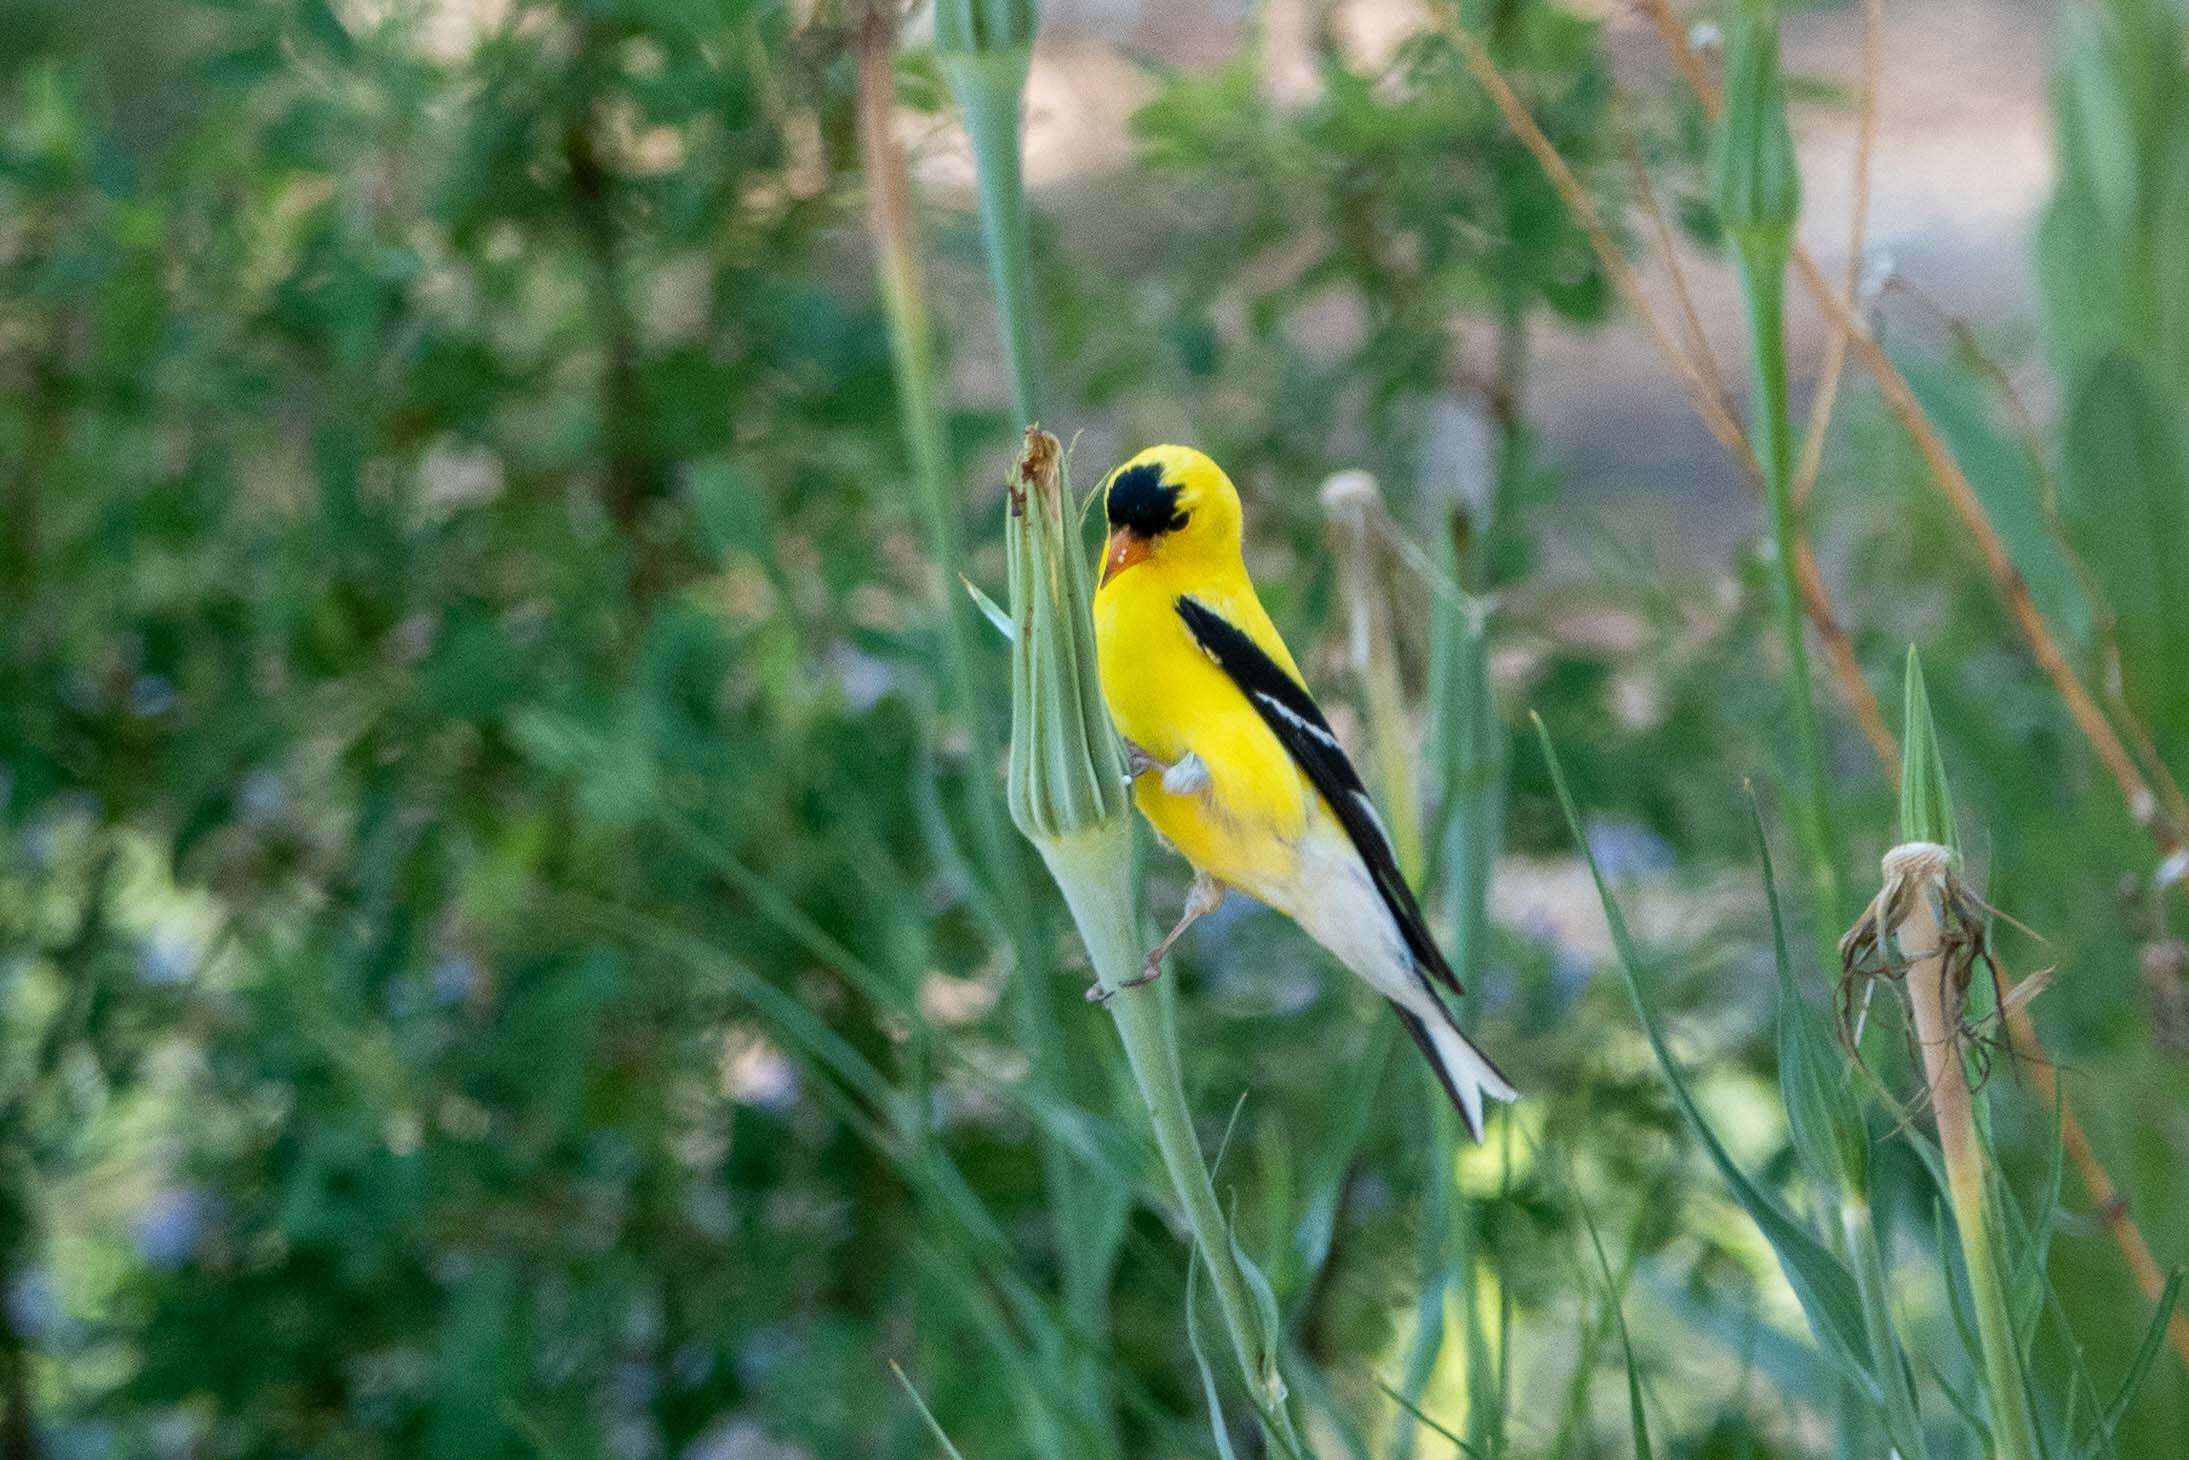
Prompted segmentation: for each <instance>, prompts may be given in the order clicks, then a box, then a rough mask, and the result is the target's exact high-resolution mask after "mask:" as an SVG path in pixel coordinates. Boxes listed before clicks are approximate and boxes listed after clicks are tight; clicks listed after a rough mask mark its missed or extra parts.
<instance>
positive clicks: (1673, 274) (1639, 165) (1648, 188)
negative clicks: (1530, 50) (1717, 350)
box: [1613, 97, 1733, 418]
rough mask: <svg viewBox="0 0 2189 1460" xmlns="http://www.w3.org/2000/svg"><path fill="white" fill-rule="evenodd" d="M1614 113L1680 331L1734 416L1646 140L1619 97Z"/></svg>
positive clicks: (1700, 369)
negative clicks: (1652, 173) (1645, 153)
mask: <svg viewBox="0 0 2189 1460" xmlns="http://www.w3.org/2000/svg"><path fill="white" fill-rule="evenodd" d="M1613 116H1614V117H1615V119H1616V121H1617V124H1618V131H1619V146H1620V150H1621V151H1623V152H1625V153H1626V158H1627V167H1628V169H1629V170H1630V171H1631V172H1632V173H1633V174H1634V191H1635V194H1636V195H1637V196H1638V197H1640V198H1641V200H1642V211H1643V212H1644V213H1645V214H1647V215H1648V217H1649V225H1650V232H1651V233H1653V234H1655V235H1656V240H1657V258H1658V262H1659V263H1660V264H1661V265H1662V266H1663V268H1664V271H1665V275H1666V277H1668V278H1669V279H1671V281H1672V299H1673V302H1674V303H1675V304H1677V305H1678V306H1679V315H1678V318H1679V321H1680V332H1681V333H1682V334H1683V335H1685V336H1686V337H1687V348H1688V349H1689V350H1690V351H1691V352H1692V358H1693V359H1694V360H1695V361H1696V362H1697V367H1696V368H1697V371H1698V373H1699V374H1701V375H1702V377H1703V379H1704V382H1705V383H1706V384H1707V385H1708V386H1709V387H1710V389H1711V394H1712V396H1713V398H1714V399H1716V401H1717V402H1718V404H1719V405H1720V406H1721V407H1722V408H1724V410H1725V412H1726V415H1727V416H1728V417H1729V418H1730V417H1731V415H1732V413H1733V398H1732V396H1731V394H1730V393H1728V392H1727V390H1726V388H1725V373H1724V372H1723V371H1721V370H1720V369H1719V368H1718V359H1717V356H1716V355H1714V354H1712V353H1711V349H1710V340H1709V338H1708V337H1707V336H1706V335H1705V334H1704V333H1703V322H1702V317H1701V316H1700V315H1698V314H1697V313H1696V312H1695V297H1694V295H1693V294H1692V293H1690V292H1689V290H1688V287H1687V271H1686V270H1685V269H1683V268H1681V267H1680V251H1679V248H1678V247H1677V246H1676V245H1675V243H1674V242H1673V238H1672V225H1671V224H1670V223H1668V222H1667V221H1666V219H1665V211H1664V209H1663V208H1662V207H1660V206H1659V205H1658V202H1657V189H1656V188H1655V186H1653V185H1652V184H1651V182H1650V177H1649V164H1648V163H1646V162H1645V161H1643V159H1642V144H1641V142H1640V140H1639V139H1637V138H1636V136H1635V134H1634V128H1633V127H1631V126H1629V125H1628V124H1627V121H1626V118H1625V117H1624V116H1623V115H1621V114H1620V108H1619V107H1618V105H1617V100H1616V97H1615V98H1614V106H1613Z"/></svg>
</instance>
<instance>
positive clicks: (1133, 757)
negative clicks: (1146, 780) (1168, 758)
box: [1125, 740, 1170, 782]
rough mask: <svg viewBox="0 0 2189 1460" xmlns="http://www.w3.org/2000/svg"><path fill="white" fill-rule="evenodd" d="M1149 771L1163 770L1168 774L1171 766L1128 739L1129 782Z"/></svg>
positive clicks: (1127, 773) (1127, 768) (1126, 769)
mask: <svg viewBox="0 0 2189 1460" xmlns="http://www.w3.org/2000/svg"><path fill="white" fill-rule="evenodd" d="M1149 771H1162V772H1163V773H1164V774H1165V775H1168V774H1169V773H1170V767H1169V766H1168V765H1167V764H1165V763H1164V762H1162V761H1159V760H1157V759H1156V758H1155V757H1154V756H1152V755H1150V754H1148V753H1147V752H1146V751H1145V750H1142V749H1141V748H1140V747H1139V746H1137V745H1135V744H1133V742H1132V741H1130V740H1127V741H1126V742H1125V779H1126V780H1127V781H1128V782H1130V781H1137V780H1139V779H1140V778H1141V777H1142V776H1144V775H1146V774H1147V773H1148V772H1149Z"/></svg>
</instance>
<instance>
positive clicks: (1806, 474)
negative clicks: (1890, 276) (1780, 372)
mask: <svg viewBox="0 0 2189 1460" xmlns="http://www.w3.org/2000/svg"><path fill="white" fill-rule="evenodd" d="M1884 31H1885V0H1862V90H1861V92H1860V94H1859V95H1858V96H1857V98H1856V101H1855V187H1854V206H1853V208H1852V209H1851V210H1850V216H1849V218H1848V221H1847V268H1846V270H1845V272H1844V274H1843V276H1842V280H1843V285H1844V287H1843V288H1842V289H1841V290H1840V294H1841V296H1842V297H1843V298H1844V299H1845V300H1846V301H1847V308H1848V312H1849V313H1850V314H1852V313H1853V311H1854V306H1855V291H1856V290H1857V289H1859V288H1860V287H1861V286H1862V251H1863V247H1864V240H1865V239H1866V238H1867V236H1868V234H1869V228H1870V156H1871V153H1872V152H1873V150H1874V149H1875V146H1876V143H1877V91H1878V83H1877V77H1878V71H1879V69H1880V68H1881V66H1882V64H1883V62H1882V57H1881V54H1880V53H1881V52H1882V51H1883V50H1884ZM1846 363H1847V331H1845V330H1844V329H1841V328H1840V327H1839V326H1838V325H1837V324H1836V323H1835V324H1834V325H1833V326H1832V328H1831V331H1830V333H1829V334H1827V335H1826V337H1825V341H1824V363H1823V365H1822V366H1820V367H1819V368H1818V371H1817V390H1816V395H1815V396H1814V397H1812V398H1811V400H1810V402H1809V426H1808V430H1807V431H1806V432H1805V433H1804V434H1803V436H1802V438H1801V461H1800V463H1799V464H1798V465H1797V466H1796V467H1795V468H1794V505H1795V506H1796V507H1800V506H1802V505H1803V504H1804V503H1806V502H1807V501H1808V500H1809V494H1810V492H1812V491H1814V490H1815V489H1816V485H1817V471H1818V469H1819V468H1820V467H1822V466H1823V464H1824V438H1825V435H1826V434H1827V433H1828V432H1829V430H1830V429H1831V425H1832V408H1833V406H1835V405H1836V404H1838V401H1839V373H1840V371H1841V369H1842V368H1844V367H1845V365H1846Z"/></svg>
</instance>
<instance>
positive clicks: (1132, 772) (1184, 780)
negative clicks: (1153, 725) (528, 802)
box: [1125, 740, 1209, 796]
mask: <svg viewBox="0 0 2189 1460" xmlns="http://www.w3.org/2000/svg"><path fill="white" fill-rule="evenodd" d="M1149 771H1156V772H1159V773H1160V774H1161V775H1162V777H1163V789H1164V790H1166V791H1168V792H1170V793H1171V794H1172V795H1173V796H1198V795H1200V794H1201V793H1202V792H1204V791H1206V790H1207V789H1208V788H1209V767H1208V762H1207V761H1205V760H1203V759H1201V757H1200V756H1198V755H1196V754H1194V753H1193V752H1192V751H1190V750H1189V751H1187V752H1186V753H1185V754H1184V755H1182V756H1180V757H1179V758H1178V759H1177V760H1175V761H1162V760H1157V759H1156V758H1155V757H1154V756H1152V755H1150V754H1148V752H1147V751H1146V750H1144V749H1142V748H1141V747H1140V746H1138V745H1135V744H1134V743H1133V742H1132V741H1130V740H1127V741H1126V742H1125V779H1126V780H1127V781H1128V782H1131V781H1137V780H1139V779H1140V778H1141V777H1142V776H1144V775H1146V774H1147V773H1148V772H1149Z"/></svg>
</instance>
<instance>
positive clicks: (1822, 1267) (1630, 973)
mask: <svg viewBox="0 0 2189 1460" xmlns="http://www.w3.org/2000/svg"><path fill="white" fill-rule="evenodd" d="M1529 718H1531V719H1532V720H1534V722H1535V733H1536V736H1537V738H1538V739H1540V740H1541V742H1542V745H1543V756H1544V759H1545V761H1546V762H1547V764H1548V765H1549V767H1550V773H1551V784H1552V786H1553V787H1554V788H1555V789H1556V791H1557V793H1558V804H1559V806H1560V808H1561V809H1562V810H1563V811H1564V813H1565V817H1566V825H1567V828H1568V829H1569V830H1570V831H1571V833H1572V835H1573V839H1574V843H1575V845H1576V846H1578V847H1579V848H1580V850H1581V855H1582V857H1583V858H1584V859H1586V861H1587V863H1588V868H1589V876H1590V877H1591V879H1593V880H1594V882H1595V884H1596V895H1597V899H1598V901H1600V902H1601V903H1602V905H1603V909H1604V922H1605V925H1606V926H1607V927H1608V928H1609V930H1610V932H1611V941H1612V946H1613V948H1614V950H1615V951H1616V952H1617V954H1618V963H1619V969H1620V972H1621V974H1622V975H1623V976H1624V977H1625V979H1626V985H1627V994H1628V996H1629V998H1630V1000H1631V1001H1632V1003H1633V1005H1634V1012H1635V1015H1636V1017H1637V1018H1638V1019H1639V1020H1640V1021H1641V1025H1642V1032H1643V1034H1644V1035H1645V1036H1647V1038H1648V1040H1649V1047H1650V1050H1651V1052H1652V1053H1654V1054H1655V1055H1656V1057H1657V1064H1658V1068H1659V1069H1660V1070H1661V1071H1662V1072H1663V1074H1664V1077H1665V1083H1666V1086H1667V1087H1668V1088H1669V1089H1670V1090H1671V1092H1672V1099H1673V1103H1674V1104H1675V1105H1676V1106H1678V1108H1679V1111H1680V1115H1681V1118H1682V1119H1683V1120H1685V1121H1686V1123H1687V1126H1688V1129H1689V1130H1691V1131H1692V1132H1693V1133H1694V1135H1695V1138H1696V1140H1697V1141H1699V1142H1700V1143H1701V1144H1702V1147H1703V1150H1704V1152H1705V1154H1707V1155H1708V1156H1709V1158H1710V1162H1711V1164H1712V1165H1713V1166H1715V1167H1716V1168H1717V1170H1718V1174H1719V1176H1720V1177H1721V1178H1722V1179H1723V1180H1724V1182H1725V1184H1726V1186H1727V1188H1728V1189H1729V1190H1730V1191H1731V1192H1732V1195H1733V1199H1734V1201H1736V1202H1737V1203H1739V1205H1740V1207H1741V1210H1743V1211H1744V1212H1746V1213H1747V1214H1748V1218H1749V1220H1750V1221H1752V1222H1754V1223H1755V1224H1756V1227H1757V1229H1758V1230H1759V1231H1761V1232H1762V1233H1763V1236H1764V1240H1765V1241H1767V1242H1769V1243H1770V1244H1771V1250H1772V1253H1773V1254H1774V1255H1775V1256H1776V1257H1777V1258H1778V1262H1779V1270H1780V1271H1781V1272H1783V1273H1784V1274H1785V1275H1786V1281H1787V1284H1788V1286H1790V1287H1791V1288H1792V1289H1793V1290H1794V1297H1795V1298H1796V1299H1797V1300H1798V1301H1799V1302H1800V1304H1801V1309H1802V1312H1803V1314H1804V1315H1805V1316H1807V1318H1808V1320H1809V1326H1810V1329H1811V1331H1812V1332H1814V1333H1815V1335H1816V1337H1817V1341H1818V1342H1819V1343H1821V1344H1822V1345H1823V1346H1824V1349H1825V1351H1826V1352H1827V1353H1828V1354H1830V1355H1831V1357H1832V1358H1833V1360H1834V1361H1835V1362H1837V1363H1838V1364H1839V1365H1840V1366H1841V1368H1842V1369H1843V1370H1844V1371H1845V1372H1846V1374H1847V1376H1848V1377H1849V1378H1850V1379H1851V1380H1853V1381H1854V1382H1856V1383H1857V1384H1858V1385H1859V1386H1860V1387H1861V1388H1862V1390H1863V1392H1864V1393H1865V1394H1867V1395H1868V1396H1869V1397H1870V1399H1871V1400H1872V1401H1873V1402H1875V1401H1876V1400H1878V1399H1879V1398H1881V1397H1882V1396H1881V1394H1880V1393H1879V1390H1878V1386H1877V1380H1876V1378H1875V1376H1874V1375H1873V1373H1872V1372H1871V1366H1870V1358H1869V1344H1868V1341H1867V1339H1866V1338H1865V1337H1864V1333H1863V1326H1862V1304H1861V1299H1860V1298H1859V1296H1858V1295H1857V1293H1856V1291H1855V1280H1854V1276H1853V1274H1851V1273H1849V1272H1848V1271H1847V1268H1846V1266H1845V1264H1843V1263H1842V1262H1840V1260H1839V1259H1838V1258H1836V1257H1834V1256H1833V1255H1832V1254H1831V1253H1830V1252H1829V1251H1827V1250H1826V1249H1825V1248H1824V1247H1823V1246H1822V1245H1821V1244H1820V1243H1819V1242H1818V1241H1817V1240H1816V1238H1815V1237H1813V1236H1811V1235H1810V1233H1809V1231H1808V1229H1807V1228H1805V1227H1803V1226H1802V1225H1801V1223H1799V1222H1798V1221H1796V1220H1795V1219H1794V1217H1793V1216H1792V1215H1791V1214H1790V1213H1788V1211H1787V1210H1786V1208H1785V1207H1784V1206H1783V1205H1781V1204H1780V1202H1779V1200H1778V1199H1777V1198H1776V1197H1775V1196H1773V1195H1772V1194H1771V1193H1770V1192H1768V1191H1766V1190H1765V1189H1764V1188H1763V1187H1761V1186H1759V1185H1758V1184H1757V1183H1756V1181H1755V1180H1754V1178H1752V1177H1750V1176H1749V1174H1748V1173H1747V1172H1746V1171H1743V1170H1742V1169H1741V1168H1740V1166H1739V1164H1738V1163H1736V1162H1735V1161H1734V1160H1733V1157H1732V1154H1731V1153H1730V1152H1728V1151H1727V1150H1726V1149H1725V1144H1724V1142H1722V1141H1720V1140H1719V1139H1718V1133H1717V1131H1716V1130H1714V1129H1713V1128H1712V1127H1711V1124H1710V1122H1709V1121H1708V1120H1707V1119H1706V1118H1705V1117H1704V1115H1703V1113H1702V1109H1701V1107H1700V1106H1698V1105H1697V1104H1696V1103H1695V1097H1694V1096H1693V1094H1692V1093H1690V1092H1689V1090H1688V1087H1687V1080H1686V1078H1685V1077H1684V1076H1683V1075H1682V1074H1681V1073H1680V1066H1679V1062H1678V1061H1677V1060H1675V1059H1674V1058H1673V1056H1672V1049H1671V1046H1670V1045H1669V1044H1667V1043H1666V1041H1665V1034H1664V1027H1663V1023H1662V1021H1661V1020H1660V1019H1659V1017H1658V1013H1657V1007H1656V1004H1655V1003H1654V1002H1653V999H1652V995H1651V994H1650V991H1649V986H1648V984H1647V983H1645V982H1644V981H1643V978H1642V958H1641V953H1640V950H1639V949H1637V948H1636V946H1635V943H1634V938H1633V935H1632V934H1631V933H1629V932H1628V931H1627V925H1626V919H1625V917H1624V916H1622V915H1621V913H1620V911H1619V905H1618V903H1617V902H1615V901H1614V900H1613V898H1612V895H1611V889H1610V887H1609V886H1608V885H1607V884H1606V883H1605V881H1604V874H1603V871H1602V869H1601V868H1599V867H1598V866H1597V865H1596V857H1595V854H1594V853H1593V852H1592V851H1591V850H1590V848H1589V844H1588V838H1587V837H1586V836H1584V835H1583V834H1582V831H1581V815H1580V812H1579V811H1578V810H1577V809H1576V808H1575V806H1574V803H1573V793H1572V791H1571V790H1570V789H1569V788H1568V787H1567V784H1566V773H1565V768H1564V767H1563V766H1562V765H1561V764H1560V763H1559V760H1558V751H1557V749H1556V747H1554V746H1553V745H1552V744H1551V737H1550V731H1549V730H1548V729H1547V728H1546V727H1545V726H1544V724H1543V721H1542V718H1541V717H1540V716H1535V715H1531V716H1530V717H1529Z"/></svg>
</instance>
